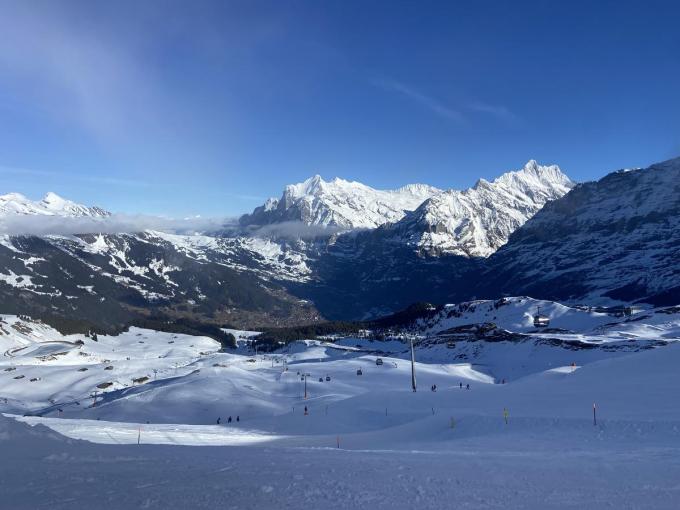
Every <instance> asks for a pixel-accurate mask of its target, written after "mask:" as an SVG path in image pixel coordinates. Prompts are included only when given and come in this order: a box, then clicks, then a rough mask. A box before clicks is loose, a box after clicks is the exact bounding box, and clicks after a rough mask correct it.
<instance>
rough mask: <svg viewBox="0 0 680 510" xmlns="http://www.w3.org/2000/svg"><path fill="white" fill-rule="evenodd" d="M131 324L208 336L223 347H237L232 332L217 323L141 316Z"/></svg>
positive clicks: (157, 329) (145, 327) (169, 331)
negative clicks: (226, 330)
mask: <svg viewBox="0 0 680 510" xmlns="http://www.w3.org/2000/svg"><path fill="white" fill-rule="evenodd" d="M130 326H136V327H138V328H144V329H153V330H156V331H164V332H166V333H180V334H183V335H196V336H207V337H210V338H212V339H213V340H217V341H218V342H219V343H220V345H221V346H222V348H223V349H227V348H233V347H236V338H235V337H234V335H232V334H231V333H227V332H225V331H222V329H221V328H220V327H219V326H216V325H215V324H207V323H205V322H200V321H196V320H192V319H187V318H185V317H182V318H178V319H170V318H167V317H162V316H159V317H148V318H139V319H134V320H133V321H132V323H131V324H130Z"/></svg>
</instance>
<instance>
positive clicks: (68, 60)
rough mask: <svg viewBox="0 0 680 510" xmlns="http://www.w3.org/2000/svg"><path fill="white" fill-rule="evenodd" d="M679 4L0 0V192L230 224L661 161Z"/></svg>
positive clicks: (675, 86)
mask: <svg viewBox="0 0 680 510" xmlns="http://www.w3.org/2000/svg"><path fill="white" fill-rule="evenodd" d="M678 26H680V4H679V3H678V2H654V1H645V2H624V1H617V2H607V1H598V2H574V1H570V2H552V1H541V2H520V1H517V2H510V1H503V2H485V1H480V2H453V1H447V2H444V1H442V2H430V1H417V2H416V1H413V2H401V1H396V0H395V1H387V2H378V1H368V2H365V1H362V2H352V1H308V2H300V1H284V0H280V1H273V2H260V1H253V0H250V1H244V2H228V1H216V2H207V1H205V2H201V1H192V2H186V1H183V2H182V1H177V2H174V1H169V0H168V1H162V2H161V1H153V0H149V1H145V2H137V1H125V0H120V1H116V2H104V1H94V2H90V1H61V2H54V1H44V2H41V1H34V2H24V1H21V0H20V1H5V0H0V33H2V34H3V43H2V44H0V179H2V183H3V186H2V188H1V189H0V193H6V192H10V191H18V192H22V193H24V194H27V195H28V196H30V197H33V198H39V197H41V196H42V195H43V194H44V193H45V192H47V191H55V192H57V193H59V194H61V195H64V196H66V197H68V198H71V199H74V200H77V201H82V202H85V203H88V204H97V205H101V206H103V207H106V208H108V209H110V210H113V211H118V212H142V213H148V214H165V215H175V216H177V215H180V216H181V215H189V214H203V215H225V214H226V215H233V214H238V213H242V212H246V211H249V210H250V209H252V208H253V207H254V206H256V205H258V204H259V203H261V202H262V201H263V200H264V199H265V198H266V197H268V196H278V195H279V194H280V192H281V189H282V188H283V186H284V185H285V184H287V183H292V182H298V181H301V180H304V179H305V178H307V177H309V176H310V175H313V174H315V173H319V174H321V175H322V176H323V177H324V178H327V179H330V178H332V177H334V176H339V177H343V178H347V179H352V180H359V181H362V182H365V183H366V184H369V185H371V186H374V187H379V188H391V187H397V186H401V185H403V184H406V183H410V182H426V183H429V184H433V185H436V186H439V187H442V188H451V187H454V188H464V187H468V186H471V185H473V184H474V182H475V181H476V180H477V179H478V178H479V177H485V178H493V177H494V176H496V175H498V174H500V173H502V172H503V171H506V170H510V169H516V168H519V167H521V166H522V165H523V164H524V163H525V162H526V161H527V160H528V159H530V158H534V159H537V160H538V161H539V162H542V163H557V164H559V165H560V166H561V167H562V168H563V170H564V171H565V172H566V173H568V174H569V175H570V176H571V177H572V178H574V179H576V180H589V179H595V178H598V177H601V176H602V175H604V174H605V173H607V172H608V171H611V170H615V169H618V168H624V167H633V166H645V165H647V164H649V163H652V162H655V161H660V160H664V159H668V158H670V157H673V156H677V155H680V121H679V119H680V94H679V93H678V91H680V30H678Z"/></svg>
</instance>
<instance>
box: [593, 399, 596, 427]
mask: <svg viewBox="0 0 680 510" xmlns="http://www.w3.org/2000/svg"><path fill="white" fill-rule="evenodd" d="M596 426H597V415H596V414H595V403H594V402H593V427H596Z"/></svg>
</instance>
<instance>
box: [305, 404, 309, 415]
mask: <svg viewBox="0 0 680 510" xmlns="http://www.w3.org/2000/svg"><path fill="white" fill-rule="evenodd" d="M308 414H309V412H308V411H307V406H305V416H307V415H308Z"/></svg>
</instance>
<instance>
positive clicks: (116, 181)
mask: <svg viewBox="0 0 680 510" xmlns="http://www.w3.org/2000/svg"><path fill="white" fill-rule="evenodd" d="M0 175H26V176H35V177H50V178H54V179H62V180H67V181H72V182H91V183H96V184H110V185H113V186H127V187H142V188H144V187H148V186H150V183H148V182H146V181H143V180H141V179H120V178H117V177H104V176H96V175H80V174H74V173H68V172H50V171H48V170H37V169H32V168H17V167H12V166H5V165H0Z"/></svg>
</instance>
